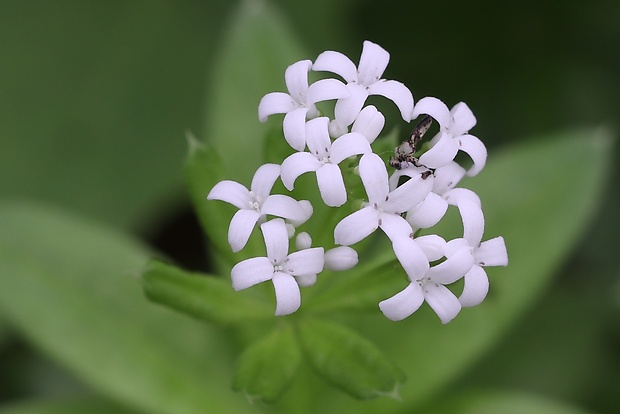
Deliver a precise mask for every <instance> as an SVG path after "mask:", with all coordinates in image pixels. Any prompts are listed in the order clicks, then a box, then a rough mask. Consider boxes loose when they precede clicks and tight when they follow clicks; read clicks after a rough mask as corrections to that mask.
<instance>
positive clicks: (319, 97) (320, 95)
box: [308, 79, 349, 103]
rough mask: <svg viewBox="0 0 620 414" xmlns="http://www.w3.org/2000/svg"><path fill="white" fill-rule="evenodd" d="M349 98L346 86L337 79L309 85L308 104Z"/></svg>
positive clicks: (323, 80)
mask: <svg viewBox="0 0 620 414" xmlns="http://www.w3.org/2000/svg"><path fill="white" fill-rule="evenodd" d="M347 96H349V91H348V89H347V85H345V84H344V83H342V82H340V81H339V80H337V79H321V80H318V81H316V82H314V83H313V84H312V85H310V88H309V89H308V103H317V102H322V101H328V100H330V99H342V98H346V97H347Z"/></svg>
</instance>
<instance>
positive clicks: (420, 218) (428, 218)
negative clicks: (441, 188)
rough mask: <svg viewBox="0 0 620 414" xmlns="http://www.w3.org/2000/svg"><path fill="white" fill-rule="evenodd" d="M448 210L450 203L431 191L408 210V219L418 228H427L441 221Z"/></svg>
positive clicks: (412, 225)
mask: <svg viewBox="0 0 620 414" xmlns="http://www.w3.org/2000/svg"><path fill="white" fill-rule="evenodd" d="M446 211H448V203H447V202H446V200H444V199H443V198H442V197H441V196H440V195H438V194H435V193H429V194H428V195H427V196H426V198H425V199H424V200H423V201H422V202H421V203H420V204H418V205H417V206H415V207H414V208H412V209H411V210H409V211H407V221H408V222H409V224H411V227H413V228H416V229H427V228H429V227H433V226H434V225H435V224H437V223H439V220H441V219H442V218H443V216H444V215H445V214H446Z"/></svg>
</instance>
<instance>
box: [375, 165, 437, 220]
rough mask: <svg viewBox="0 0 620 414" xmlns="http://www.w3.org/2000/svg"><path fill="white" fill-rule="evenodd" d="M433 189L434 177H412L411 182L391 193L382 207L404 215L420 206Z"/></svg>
mask: <svg viewBox="0 0 620 414" xmlns="http://www.w3.org/2000/svg"><path fill="white" fill-rule="evenodd" d="M432 188H433V176H432V175H431V176H430V177H426V178H422V175H420V174H418V175H416V176H413V177H411V179H410V180H409V181H407V182H406V183H404V184H403V185H401V186H400V187H398V188H396V190H394V191H392V192H390V194H389V195H388V198H387V199H386V201H385V202H383V203H381V207H382V208H383V209H384V210H385V211H389V212H391V213H404V212H405V211H408V210H411V209H412V208H413V207H415V206H416V205H418V204H420V203H421V202H422V200H424V199H425V198H426V197H427V196H428V195H429V194H430V192H431V189H432Z"/></svg>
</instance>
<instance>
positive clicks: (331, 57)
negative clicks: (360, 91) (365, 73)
mask: <svg viewBox="0 0 620 414" xmlns="http://www.w3.org/2000/svg"><path fill="white" fill-rule="evenodd" d="M312 70H314V71H327V72H332V73H335V74H337V75H340V76H342V78H343V79H344V80H345V81H346V82H347V83H349V82H356V81H357V68H356V67H355V63H353V62H352V61H351V59H349V58H348V57H346V56H345V55H343V54H342V53H340V52H334V51H331V50H328V51H326V52H323V53H321V54H320V55H319V56H317V58H316V60H315V61H314V64H313V65H312Z"/></svg>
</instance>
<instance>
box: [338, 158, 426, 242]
mask: <svg viewBox="0 0 620 414" xmlns="http://www.w3.org/2000/svg"><path fill="white" fill-rule="evenodd" d="M359 171H360V177H361V179H362V183H363V184H364V188H365V190H366V194H367V195H368V203H367V204H366V206H365V207H364V208H362V209H361V210H358V211H356V212H355V213H353V214H350V215H349V216H347V217H345V218H344V219H342V220H341V221H340V222H339V223H338V224H337V225H336V228H335V229H334V239H335V242H336V244H342V245H346V246H348V245H351V244H354V243H357V242H358V241H360V240H362V239H364V238H365V237H367V236H368V235H370V234H371V233H372V232H374V231H375V230H376V229H377V227H380V228H381V230H383V231H384V232H385V233H386V234H387V236H388V237H389V238H390V239H391V240H392V241H393V240H395V238H397V237H398V236H405V237H408V236H409V234H410V233H411V226H410V225H409V223H407V221H405V219H404V218H402V217H401V216H400V215H401V214H402V213H404V212H405V211H407V210H409V209H410V208H412V207H413V206H415V205H416V204H419V203H420V202H421V201H422V200H423V199H424V198H425V197H426V196H427V195H428V193H429V192H430V191H431V188H432V187H433V177H432V176H426V177H424V176H423V175H421V174H420V175H417V176H414V177H412V178H411V179H410V180H409V181H407V182H406V183H405V184H403V185H401V186H400V187H398V188H397V189H395V190H394V191H390V189H389V184H388V174H387V169H386V168H385V164H384V163H383V161H382V160H381V158H380V157H379V156H378V155H376V154H373V153H367V154H364V155H363V156H362V158H361V160H360V164H359Z"/></svg>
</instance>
